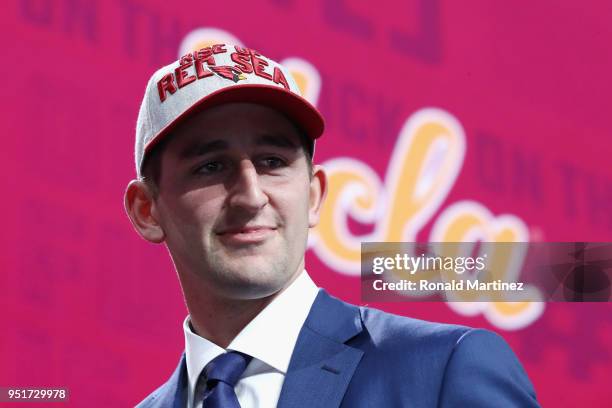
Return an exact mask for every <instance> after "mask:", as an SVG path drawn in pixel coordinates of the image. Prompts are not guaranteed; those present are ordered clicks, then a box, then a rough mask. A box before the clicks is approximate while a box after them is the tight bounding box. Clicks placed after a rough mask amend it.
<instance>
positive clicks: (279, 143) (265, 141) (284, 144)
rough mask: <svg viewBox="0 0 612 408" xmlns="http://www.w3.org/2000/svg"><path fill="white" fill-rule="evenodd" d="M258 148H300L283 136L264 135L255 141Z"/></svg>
mask: <svg viewBox="0 0 612 408" xmlns="http://www.w3.org/2000/svg"><path fill="white" fill-rule="evenodd" d="M255 144H256V145H257V146H275V147H280V148H285V149H287V148H288V149H297V148H298V147H299V145H298V144H296V143H295V142H294V141H293V140H291V139H290V138H288V137H286V136H283V135H275V134H263V135H261V136H259V137H258V138H257V140H256V141H255Z"/></svg>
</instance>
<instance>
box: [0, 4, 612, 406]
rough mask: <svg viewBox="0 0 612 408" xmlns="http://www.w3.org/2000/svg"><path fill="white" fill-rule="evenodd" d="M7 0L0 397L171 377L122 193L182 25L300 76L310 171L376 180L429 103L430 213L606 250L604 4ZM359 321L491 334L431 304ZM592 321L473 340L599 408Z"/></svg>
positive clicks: (598, 337)
mask: <svg viewBox="0 0 612 408" xmlns="http://www.w3.org/2000/svg"><path fill="white" fill-rule="evenodd" d="M7 3H8V4H6V5H5V6H4V11H3V13H2V15H1V17H0V20H1V25H0V27H1V28H0V30H1V31H2V33H1V34H2V35H1V36H0V38H1V40H0V41H1V42H2V50H3V55H4V57H3V64H2V66H1V67H0V78H2V82H3V85H2V100H1V102H0V103H1V104H2V109H1V112H2V113H1V115H2V121H1V123H2V127H3V132H2V133H3V143H2V149H0V159H1V160H0V167H1V169H2V172H1V174H2V175H3V176H2V177H1V178H0V180H2V187H3V188H2V191H3V192H4V194H3V199H2V200H1V204H0V205H2V214H3V215H4V219H3V225H4V228H3V232H2V234H0V259H1V265H2V269H3V272H2V274H0V306H1V309H0V310H2V312H1V315H0V319H1V320H0V323H1V324H2V329H3V330H2V334H1V335H0V386H9V385H11V386H13V385H15V386H66V387H69V388H70V390H71V393H72V394H71V402H70V405H74V406H98V405H99V406H127V405H133V404H135V403H137V402H138V401H139V400H141V399H142V398H143V397H144V396H145V395H147V394H148V393H149V392H150V391H152V390H153V389H154V388H155V387H157V386H158V385H159V384H160V383H161V382H162V381H163V380H165V379H166V378H167V377H168V376H169V374H170V372H171V371H172V370H173V369H174V367H175V365H176V362H177V359H178V356H179V354H180V352H181V351H182V348H183V338H182V332H181V322H182V320H183V318H184V317H185V315H186V309H185V306H184V304H183V301H182V297H181V293H180V289H179V285H178V282H177V279H176V276H175V273H174V270H173V267H172V265H171V262H170V259H169V257H168V255H167V253H166V251H165V250H164V248H163V247H161V246H154V245H150V244H147V243H145V242H144V241H142V240H141V239H140V238H139V237H138V236H137V235H136V234H135V233H134V231H133V230H132V227H131V225H130V224H129V222H128V220H127V217H126V216H125V214H124V210H123V203H122V196H123V191H124V188H125V186H126V184H127V182H128V181H129V180H130V179H131V178H132V177H133V176H134V168H133V153H132V152H133V137H134V128H135V120H136V115H137V111H138V107H139V104H140V100H141V96H142V93H143V91H144V86H145V84H146V81H147V79H148V77H149V75H150V74H151V73H152V72H153V71H154V70H155V69H156V68H157V67H158V66H160V65H161V64H165V63H168V62H170V61H171V60H173V59H176V57H177V56H178V48H179V44H180V41H181V40H182V38H183V37H184V36H185V34H187V33H188V32H189V31H191V30H193V29H195V28H198V27H216V28H221V29H223V30H226V31H228V32H230V33H232V34H233V35H235V36H237V37H238V38H239V39H241V40H242V41H243V42H244V43H245V44H246V45H248V46H250V47H252V48H255V49H257V50H259V51H261V52H262V53H264V54H265V55H267V56H269V57H271V58H273V59H277V60H282V59H284V58H287V57H293V56H299V57H301V58H303V59H306V60H307V61H309V62H310V63H311V64H313V65H314V66H316V67H317V69H318V70H319V72H320V74H321V76H322V86H321V93H320V97H319V107H320V109H321V111H322V113H323V114H324V116H325V117H326V119H327V131H326V134H325V136H324V138H323V140H322V141H321V143H319V145H318V147H317V160H318V161H325V160H327V159H330V158H334V157H336V156H338V155H340V154H341V155H342V156H350V157H354V158H358V159H360V160H362V161H363V162H365V163H367V164H368V165H369V166H371V167H372V168H373V169H375V170H376V171H377V172H378V173H379V175H380V176H381V177H382V176H383V175H384V171H385V169H386V166H387V163H388V158H389V156H390V154H391V151H392V149H393V146H394V142H395V138H396V137H397V135H398V132H399V129H400V127H401V125H402V124H403V121H404V120H405V119H406V118H407V117H408V116H409V115H410V114H412V113H413V112H415V111H416V110H418V109H420V108H423V107H429V106H435V107H439V108H442V109H444V110H446V111H448V112H450V113H452V114H453V115H454V116H455V117H456V118H457V119H458V120H459V121H460V122H461V124H462V125H463V127H464V129H465V132H466V137H467V153H466V158H465V162H464V165H463V168H462V170H461V172H460V174H459V177H458V179H457V182H456V184H455V185H454V187H453V189H452V190H451V192H450V194H449V196H448V198H447V200H446V201H445V203H443V205H442V207H441V208H442V209H443V208H444V207H445V206H447V205H448V204H451V203H453V202H456V201H458V200H462V199H472V200H477V201H479V202H481V203H483V204H484V205H485V206H486V207H487V208H488V209H489V210H491V211H492V212H493V213H494V214H500V213H512V214H515V215H517V216H519V217H520V218H521V219H522V220H524V221H525V223H526V224H527V225H528V227H529V229H530V233H531V236H532V237H534V239H538V240H545V241H575V240H586V241H612V211H610V202H611V201H612V166H610V156H611V153H612V143H611V142H610V137H611V135H610V128H611V126H610V123H609V120H610V119H609V118H610V115H609V114H610V110H611V109H610V108H611V106H610V102H609V101H610V95H612V80H610V79H609V78H610V74H609V73H610V72H612V52H611V51H610V39H611V38H612V26H611V25H610V24H609V22H610V19H611V18H612V6H611V4H612V3H610V2H609V1H606V0H602V1H599V0H598V1H594V0H592V1H589V2H579V1H577V0H572V1H561V2H559V1H555V2H554V1H540V2H531V1H529V2H528V1H513V2H501V1H498V2H491V1H484V0H481V1H477V0H474V1H469V2H456V1H439V0H410V1H391V0H378V1H376V2H375V3H376V4H377V6H378V7H377V8H374V7H373V6H372V5H371V4H372V2H365V1H364V2H353V3H355V4H351V5H350V6H349V5H348V3H349V2H347V1H334V2H331V1H330V2H326V1H323V0H313V1H309V2H305V1H304V2H299V1H297V0H268V1H261V2H246V1H244V2H243V1H234V2H231V4H230V2H196V1H183V2H178V3H172V4H171V3H169V2H167V1H165V2H162V1H151V2H144V1H137V0H110V1H101V0H98V1H86V0H20V1H15V0H11V1H9V2H7ZM256 3H257V4H256ZM525 162H527V163H529V166H528V167H524V166H522V165H521V164H520V163H525ZM526 168H527V170H525V169H526ZM433 219H434V220H435V215H434V217H433ZM430 227H431V225H428V226H427V227H426V228H425V229H424V230H423V231H422V236H421V235H420V238H422V237H426V236H427V234H428V231H429V228H430ZM307 264H308V268H309V271H310V272H311V275H312V276H313V279H314V280H315V281H316V282H317V284H319V285H320V286H323V287H326V288H328V290H329V291H330V292H331V293H332V294H335V295H336V296H339V297H341V298H343V299H345V300H348V301H352V302H355V303H357V302H359V282H358V280H357V279H356V278H349V277H347V276H343V275H340V274H337V273H335V272H334V271H332V270H331V269H330V268H329V267H327V266H326V265H324V264H323V263H322V262H321V261H320V260H319V259H317V258H316V257H315V255H314V254H313V253H312V252H309V253H308V255H307ZM378 307H380V308H382V309H385V310H388V311H392V312H396V313H400V314H405V315H410V316H414V317H419V318H425V319H430V320H438V321H445V322H454V323H461V324H467V325H471V326H480V327H487V328H492V329H495V328H494V327H492V326H491V325H490V324H489V323H488V322H487V321H486V320H485V319H483V318H482V317H471V318H468V317H463V316H460V315H458V314H456V313H454V312H452V311H451V310H450V309H449V308H448V307H447V306H446V305H445V304H441V303H404V304H381V305H378ZM611 311H612V308H611V307H610V304H552V305H547V307H546V310H545V312H544V314H543V315H542V317H540V318H539V320H537V321H536V322H534V323H533V324H531V325H530V326H528V327H527V328H524V329H521V330H518V331H503V330H499V329H495V330H496V331H498V332H499V333H500V334H502V335H503V336H504V337H505V338H506V339H507V341H508V342H509V343H510V344H511V345H512V347H513V348H514V350H515V351H516V353H517V354H518V356H519V357H520V359H521V361H522V362H523V364H524V366H525V368H526V370H527V371H528V373H529V375H530V377H531V379H532V381H533V382H534V384H535V387H536V390H537V393H538V396H539V398H540V400H541V402H542V403H543V405H545V406H555V407H562V406H567V407H573V406H609V404H610V401H612V389H611V388H610V378H611V377H612V369H611V367H612V319H611V313H610V312H611ZM21 406H23V405H21Z"/></svg>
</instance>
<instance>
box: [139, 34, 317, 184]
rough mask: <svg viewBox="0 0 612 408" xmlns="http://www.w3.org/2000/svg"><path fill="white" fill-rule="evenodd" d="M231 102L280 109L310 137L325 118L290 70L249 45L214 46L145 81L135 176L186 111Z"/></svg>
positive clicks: (188, 55)
mask: <svg viewBox="0 0 612 408" xmlns="http://www.w3.org/2000/svg"><path fill="white" fill-rule="evenodd" d="M231 102H250V103H257V104H261V105H266V106H269V107H271V108H274V109H276V110H278V111H279V112H281V113H283V114H284V115H286V116H287V117H288V118H289V119H290V120H292V121H293V122H294V123H295V124H296V125H297V126H298V127H299V128H300V129H301V130H302V131H303V132H304V133H305V134H306V135H307V136H308V137H310V139H311V140H312V141H313V148H314V140H315V139H316V138H318V137H319V136H321V134H322V133H323V129H324V126H325V125H324V121H323V117H322V116H321V114H320V113H319V111H318V110H317V108H315V107H314V106H313V105H312V104H311V103H310V102H308V101H307V100H306V99H304V98H303V97H302V95H301V93H300V90H299V88H298V86H297V84H296V82H295V79H294V78H293V76H292V75H291V73H290V72H289V71H288V70H287V69H286V68H285V67H283V66H282V65H280V64H279V63H277V62H275V61H273V60H271V59H269V58H266V57H264V56H262V55H261V54H260V53H258V52H257V51H254V50H252V49H249V48H245V47H241V46H234V45H227V44H216V45H213V46H210V47H206V48H202V49H200V50H198V51H194V52H191V53H189V54H186V55H184V56H182V57H181V58H180V59H179V60H178V61H175V62H173V63H172V64H170V65H166V66H165V67H163V68H161V69H159V70H157V71H156V72H155V73H154V74H153V76H152V77H151V79H150V80H149V82H148V84H147V88H146V90H145V95H144V98H143V100H142V105H141V106H140V112H139V113H138V121H137V123H136V147H135V156H136V174H137V176H138V177H139V178H140V177H141V172H142V164H143V160H144V158H145V156H146V155H147V153H148V152H150V151H151V149H152V148H153V146H155V145H156V144H157V143H159V142H160V141H161V140H162V139H164V137H165V136H167V135H168V134H169V133H170V132H171V130H172V129H173V128H174V127H175V126H176V125H177V124H178V123H180V122H182V121H184V120H185V119H186V118H188V117H189V116H190V115H192V114H194V113H196V112H199V111H201V110H203V109H206V108H210V107H213V106H217V105H221V104H224V103H231Z"/></svg>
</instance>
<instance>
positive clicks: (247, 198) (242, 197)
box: [229, 160, 268, 212]
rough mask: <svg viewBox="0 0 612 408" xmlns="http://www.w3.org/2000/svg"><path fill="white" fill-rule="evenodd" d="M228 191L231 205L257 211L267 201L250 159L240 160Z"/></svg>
mask: <svg viewBox="0 0 612 408" xmlns="http://www.w3.org/2000/svg"><path fill="white" fill-rule="evenodd" d="M230 191H231V192H230V197H229V205H230V206H231V207H237V208H242V209H244V210H247V211H249V212H257V211H259V210H261V209H262V208H263V207H264V206H265V205H266V204H267V203H268V196H267V195H266V193H265V192H264V191H263V190H262V186H261V180H260V178H259V174H257V169H256V168H255V166H254V165H253V162H251V160H242V161H241V162H240V164H239V166H238V169H237V171H236V175H235V178H234V183H233V186H232V187H231V190H230Z"/></svg>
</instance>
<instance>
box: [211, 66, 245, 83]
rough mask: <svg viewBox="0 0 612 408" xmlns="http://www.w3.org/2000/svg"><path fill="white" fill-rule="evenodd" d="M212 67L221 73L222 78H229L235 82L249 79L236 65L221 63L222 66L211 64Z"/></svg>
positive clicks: (218, 73) (213, 70)
mask: <svg viewBox="0 0 612 408" xmlns="http://www.w3.org/2000/svg"><path fill="white" fill-rule="evenodd" d="M208 69H210V70H211V71H212V72H214V73H215V74H217V75H219V76H220V77H221V78H225V79H229V80H231V81H234V82H238V81H242V80H244V79H247V77H246V76H245V75H244V74H243V73H242V72H241V71H240V70H239V69H238V68H234V67H230V66H229V65H221V66H214V65H212V66H209V67H208Z"/></svg>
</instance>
